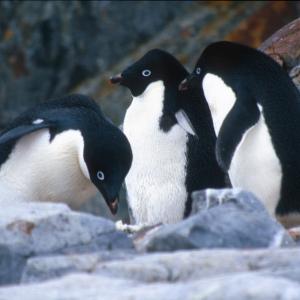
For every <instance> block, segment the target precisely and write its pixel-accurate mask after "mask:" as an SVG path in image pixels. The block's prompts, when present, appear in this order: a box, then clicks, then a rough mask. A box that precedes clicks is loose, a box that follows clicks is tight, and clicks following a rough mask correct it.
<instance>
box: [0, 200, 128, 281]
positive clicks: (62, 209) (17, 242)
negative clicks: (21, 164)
mask: <svg viewBox="0 0 300 300" xmlns="http://www.w3.org/2000/svg"><path fill="white" fill-rule="evenodd" d="M2 206H3V207H5V209H2V210H1V211H0V284H5V283H12V282H18V281H19V280H20V278H21V275H22V273H21V272H22V270H23V268H24V265H25V263H26V260H27V259H28V258H29V257H31V256H37V255H45V254H48V255H49V254H51V253H52V254H55V253H66V254H67V253H85V252H94V251H99V250H115V249H131V248H132V242H131V241H130V240H129V239H128V237H127V236H126V235H125V234H123V233H121V232H117V231H116V229H115V225H114V223H113V222H111V221H109V220H106V219H102V218H99V217H95V216H91V215H88V214H82V213H76V212H73V211H71V210H70V209H69V208H68V207H67V206H65V205H62V204H48V203H18V204H14V205H9V204H5V206H4V205H3V204H2Z"/></svg>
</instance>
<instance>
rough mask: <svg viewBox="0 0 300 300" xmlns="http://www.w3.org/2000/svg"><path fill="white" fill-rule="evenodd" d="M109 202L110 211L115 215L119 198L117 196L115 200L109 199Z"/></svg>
mask: <svg viewBox="0 0 300 300" xmlns="http://www.w3.org/2000/svg"><path fill="white" fill-rule="evenodd" d="M107 204H108V207H109V209H110V212H111V213H112V214H113V215H115V214H116V213H117V211H118V206H119V205H118V204H119V200H118V198H115V199H114V200H113V201H109V202H107Z"/></svg>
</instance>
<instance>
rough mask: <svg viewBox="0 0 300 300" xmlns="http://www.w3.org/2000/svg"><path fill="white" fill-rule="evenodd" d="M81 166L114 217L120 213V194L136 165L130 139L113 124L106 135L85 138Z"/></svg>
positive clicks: (104, 130) (96, 133) (98, 134)
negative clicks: (127, 177) (132, 166)
mask: <svg viewBox="0 0 300 300" xmlns="http://www.w3.org/2000/svg"><path fill="white" fill-rule="evenodd" d="M84 144H85V145H84V150H83V158H84V162H85V164H83V163H81V169H82V171H83V173H84V175H85V176H86V177H87V178H88V179H90V180H91V181H92V183H93V184H94V185H95V186H96V187H97V189H98V190H99V191H100V192H101V194H102V195H103V197H104V199H105V201H106V203H107V205H108V207H109V208H110V211H111V212H112V214H116V212H117V209H118V194H119V191H120V189H121V187H122V184H123V181H124V179H125V177H126V175H127V173H128V171H129V169H130V166H131V163H132V152H131V147H130V144H129V142H128V140H127V138H126V136H125V135H124V134H123V133H122V132H121V130H119V129H118V128H117V127H115V126H113V125H112V124H110V125H109V126H107V128H103V131H102V133H99V132H95V133H93V134H92V135H91V134H89V136H88V137H84Z"/></svg>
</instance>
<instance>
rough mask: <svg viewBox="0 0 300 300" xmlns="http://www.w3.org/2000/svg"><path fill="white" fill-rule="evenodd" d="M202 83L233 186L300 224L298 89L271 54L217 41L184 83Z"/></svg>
mask: <svg viewBox="0 0 300 300" xmlns="http://www.w3.org/2000/svg"><path fill="white" fill-rule="evenodd" d="M194 84H196V85H199V86H200V85H201V86H202V88H203V92H204V94H205V98H206V100H207V102H208V104H209V107H210V110H211V112H212V116H213V122H214V128H215V131H216V133H217V135H218V140H217V148H216V150H217V159H218V161H219V163H220V165H221V166H222V167H223V168H224V169H225V170H228V171H229V176H230V179H231V181H232V184H233V186H235V187H242V188H245V189H248V190H250V191H252V192H254V193H255V194H256V195H257V196H258V197H260V198H261V200H262V201H263V203H264V204H265V206H266V207H267V208H268V210H269V211H270V213H272V214H274V213H275V214H276V215H277V217H278V218H279V220H280V221H281V222H282V223H283V224H284V225H286V226H287V227H290V226H293V225H296V224H300V158H299V154H300V94H299V92H298V90H297V88H296V87H295V86H294V84H293V82H292V81H291V79H290V78H289V76H288V74H287V73H286V72H285V71H284V70H283V69H282V68H281V67H280V66H279V65H278V64H277V63H276V62H275V61H273V59H271V58H270V57H268V56H267V55H265V54H264V53H262V52H260V51H257V50H255V49H252V48H249V47H246V46H243V45H239V44H235V43H231V42H218V43H214V44H211V45H210V46H208V47H207V48H206V49H205V50H204V52H203V53H202V55H201V56H200V58H199V60H198V62H197V65H196V67H195V70H194V72H193V74H192V75H191V76H190V77H189V79H188V80H186V81H183V82H182V84H181V88H184V87H188V86H191V85H192V86H193V85H194Z"/></svg>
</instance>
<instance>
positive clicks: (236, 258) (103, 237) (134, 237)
mask: <svg viewBox="0 0 300 300" xmlns="http://www.w3.org/2000/svg"><path fill="white" fill-rule="evenodd" d="M193 199H194V207H193V215H192V216H191V217H189V218H187V219H186V220H184V221H182V222H180V223H178V224H174V225H159V226H157V227H155V228H148V229H147V228H146V229H144V230H142V231H140V232H138V233H135V234H126V233H124V232H120V231H118V230H116V228H115V225H114V223H113V222H111V221H109V220H107V219H103V218H101V217H95V216H91V215H88V214H84V213H76V212H72V211H71V210H70V209H68V208H67V207H66V206H65V205H61V204H39V203H30V204H27V205H20V204H18V205H16V204H15V205H8V206H6V209H5V210H2V211H1V212H0V220H1V221H0V284H1V285H2V287H0V299H1V300H6V299H7V300H8V299H15V300H18V299H20V300H21V299H22V300H25V299H32V300H34V299H49V300H50V299H51V300H54V299H55V300H56V299H102V300H104V299H120V298H121V299H162V300H163V299H164V300H166V299H172V300H174V299H212V300H216V299H262V300H265V299H274V300H275V299H276V300H277V299H289V300H291V299H295V300H298V299H299V297H300V269H299V265H300V251H299V245H297V242H296V241H294V240H293V239H292V238H291V237H290V236H289V234H288V233H287V231H286V230H285V229H284V228H283V227H282V226H281V225H280V224H279V223H277V222H276V220H275V219H273V218H272V217H270V216H269V215H268V213H267V212H266V210H265V209H264V207H263V206H262V204H261V203H260V201H259V200H257V199H256V198H255V197H254V196H253V195H252V194H250V193H248V192H244V191H240V190H231V189H226V190H208V191H200V192H196V193H194V195H193Z"/></svg>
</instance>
